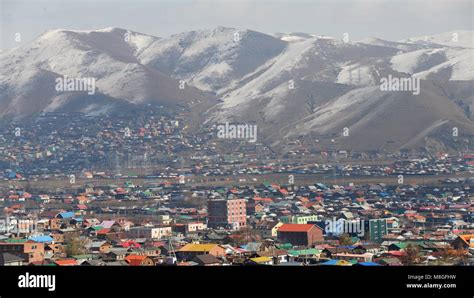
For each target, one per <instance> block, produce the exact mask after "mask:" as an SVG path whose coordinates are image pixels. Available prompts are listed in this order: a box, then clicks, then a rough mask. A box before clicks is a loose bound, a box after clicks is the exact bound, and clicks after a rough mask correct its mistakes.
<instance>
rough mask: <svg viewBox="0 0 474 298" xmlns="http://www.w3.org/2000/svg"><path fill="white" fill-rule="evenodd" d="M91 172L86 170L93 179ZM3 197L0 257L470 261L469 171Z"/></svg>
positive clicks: (107, 261)
mask: <svg viewBox="0 0 474 298" xmlns="http://www.w3.org/2000/svg"><path fill="white" fill-rule="evenodd" d="M91 180H92V179H91ZM171 181H172V182H163V183H155V184H151V185H135V184H134V183H133V182H131V181H127V180H124V181H123V183H122V185H107V186H95V185H93V184H92V183H87V184H85V185H83V186H82V187H80V188H78V189H77V191H76V192H66V191H65V190H63V189H58V190H57V191H49V192H29V191H27V190H25V189H24V188H23V187H21V186H18V185H15V183H14V181H11V182H12V183H11V185H10V186H9V187H8V188H7V189H5V188H3V192H2V193H1V194H0V203H1V204H2V205H3V212H2V216H1V221H0V223H2V225H1V226H0V263H1V265H5V266H8V265H39V266H41V265H52V266H102V265H103V266H113V265H124V266H127V265H129V266H158V265H178V266H225V265H278V266H280V265H281V266H282V265H306V266H315V265H329V266H334V265H335V266H401V265H472V264H473V262H474V224H473V222H474V205H473V201H474V192H473V189H472V187H471V185H472V180H469V179H468V182H469V183H467V182H466V181H459V180H458V181H455V182H453V181H444V182H442V183H440V184H438V185H436V186H432V185H422V184H419V185H414V184H413V185H412V184H393V185H387V184H383V183H377V184H362V185H354V184H347V185H332V184H324V183H320V182H317V183H314V184H310V185H306V186H303V185H298V186H296V185H292V184H286V185H283V184H277V183H271V182H264V183H260V184H255V185H252V186H249V185H245V186H242V185H240V186H239V185H235V186H219V187H216V186H212V185H209V186H193V185H188V184H182V183H179V181H177V180H171Z"/></svg>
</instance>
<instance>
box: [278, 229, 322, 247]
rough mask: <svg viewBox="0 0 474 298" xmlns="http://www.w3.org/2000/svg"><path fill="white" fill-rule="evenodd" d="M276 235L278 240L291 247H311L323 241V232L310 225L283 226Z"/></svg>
mask: <svg viewBox="0 0 474 298" xmlns="http://www.w3.org/2000/svg"><path fill="white" fill-rule="evenodd" d="M277 233H278V240H280V241H281V242H283V243H286V242H288V243H291V244H293V245H302V246H312V245H315V244H316V243H318V242H322V241H323V240H324V238H323V230H322V229H321V228H320V227H318V226H316V225H311V224H283V225H282V226H281V227H280V228H279V229H278V232H277Z"/></svg>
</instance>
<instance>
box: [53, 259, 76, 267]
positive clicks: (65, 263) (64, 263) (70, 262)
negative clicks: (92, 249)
mask: <svg viewBox="0 0 474 298" xmlns="http://www.w3.org/2000/svg"><path fill="white" fill-rule="evenodd" d="M54 263H56V265H58V266H75V265H77V262H76V260H75V259H61V260H56V261H54Z"/></svg>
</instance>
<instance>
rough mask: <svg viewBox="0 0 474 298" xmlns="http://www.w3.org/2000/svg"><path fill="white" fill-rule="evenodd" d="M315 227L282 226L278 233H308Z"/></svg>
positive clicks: (302, 225)
mask: <svg viewBox="0 0 474 298" xmlns="http://www.w3.org/2000/svg"><path fill="white" fill-rule="evenodd" d="M313 227H315V225H310V224H284V225H282V226H281V227H280V228H279V229H278V232H308V231H309V230H311V229H312V228H313Z"/></svg>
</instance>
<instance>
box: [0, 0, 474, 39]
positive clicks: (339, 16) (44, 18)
mask: <svg viewBox="0 0 474 298" xmlns="http://www.w3.org/2000/svg"><path fill="white" fill-rule="evenodd" d="M473 3H474V1H473V0H260V1H256V0H174V1H172V0H167V1H163V0H156V1H152V0H130V1H128V0H122V1H111V0H80V1H77V0H67V1H59V0H0V34H1V36H0V48H10V47H14V46H18V45H21V43H24V42H28V41H30V40H32V39H34V38H36V37H37V36H38V35H39V34H41V33H43V32H44V31H46V30H49V29H54V28H63V29H81V30H89V29H101V28H106V27H120V28H124V29H129V30H133V31H138V32H142V33H147V34H150V35H155V36H160V37H167V36H169V35H171V34H174V33H179V32H183V31H189V30H198V29H207V28H213V27H216V26H226V27H235V28H239V29H253V30H257V31H261V32H265V33H275V32H306V33H313V34H321V35H330V36H334V37H341V38H342V36H343V34H344V33H345V32H347V33H349V34H350V38H351V40H357V39H362V38H365V37H380V38H384V39H389V40H399V39H404V38H407V37H412V36H424V35H431V34H435V33H442V32H446V31H452V30H461V29H465V30H473V22H474V21H473V18H474V4H473ZM17 32H19V33H21V39H22V40H21V43H18V42H15V33H17Z"/></svg>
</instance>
